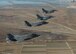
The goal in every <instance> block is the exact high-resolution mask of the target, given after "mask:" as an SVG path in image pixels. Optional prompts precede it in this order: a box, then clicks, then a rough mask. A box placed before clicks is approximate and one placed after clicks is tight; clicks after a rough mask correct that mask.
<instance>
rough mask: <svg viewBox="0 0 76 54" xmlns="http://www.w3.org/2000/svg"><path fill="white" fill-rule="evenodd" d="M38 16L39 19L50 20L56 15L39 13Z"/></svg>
mask: <svg viewBox="0 0 76 54" xmlns="http://www.w3.org/2000/svg"><path fill="white" fill-rule="evenodd" d="M36 16H37V19H39V20H48V19H51V18H53V17H54V16H40V15H39V14H37V15H36Z"/></svg>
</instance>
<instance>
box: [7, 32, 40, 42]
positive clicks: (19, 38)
mask: <svg viewBox="0 0 76 54" xmlns="http://www.w3.org/2000/svg"><path fill="white" fill-rule="evenodd" d="M38 36H40V35H38V34H35V33H32V34H27V35H13V34H10V33H9V34H7V37H6V39H7V41H13V42H21V41H24V40H30V39H32V38H35V37H38Z"/></svg>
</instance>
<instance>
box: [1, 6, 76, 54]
mask: <svg viewBox="0 0 76 54" xmlns="http://www.w3.org/2000/svg"><path fill="white" fill-rule="evenodd" d="M45 8H46V7H45ZM57 10H58V11H57V12H54V13H52V14H47V16H48V15H52V16H55V17H54V18H52V19H49V20H47V22H49V24H47V25H43V26H39V27H31V28H30V27H27V26H26V25H25V23H24V21H25V20H27V21H29V22H38V21H39V20H37V18H36V14H40V15H43V13H42V11H41V7H40V8H39V7H29V8H18V9H16V8H12V9H0V42H1V43H0V46H1V47H0V49H2V50H0V53H1V54H8V53H12V54H31V53H32V54H47V53H48V54H62V53H63V54H75V53H76V52H75V51H76V47H75V46H76V44H75V43H76V37H75V36H76V30H75V29H76V28H75V27H76V20H75V14H76V13H75V12H74V11H73V10H72V9H65V8H64V9H63V8H60V9H59V8H57ZM44 15H46V14H44ZM31 32H36V33H39V34H41V36H40V37H37V38H34V39H32V40H29V41H26V42H25V41H24V42H22V43H14V44H13V43H11V44H7V43H5V41H6V40H5V38H6V36H7V34H8V33H13V34H19V35H23V34H26V33H31Z"/></svg>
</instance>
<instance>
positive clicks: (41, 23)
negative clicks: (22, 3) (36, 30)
mask: <svg viewBox="0 0 76 54" xmlns="http://www.w3.org/2000/svg"><path fill="white" fill-rule="evenodd" d="M24 22H25V24H26V25H27V26H29V27H32V26H41V25H44V24H48V22H45V21H41V22H36V23H29V22H28V21H24Z"/></svg>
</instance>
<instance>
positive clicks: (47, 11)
mask: <svg viewBox="0 0 76 54" xmlns="http://www.w3.org/2000/svg"><path fill="white" fill-rule="evenodd" d="M42 11H43V12H44V13H46V14H47V13H54V12H55V11H57V10H50V11H49V10H46V9H44V8H42Z"/></svg>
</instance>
